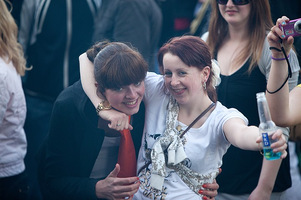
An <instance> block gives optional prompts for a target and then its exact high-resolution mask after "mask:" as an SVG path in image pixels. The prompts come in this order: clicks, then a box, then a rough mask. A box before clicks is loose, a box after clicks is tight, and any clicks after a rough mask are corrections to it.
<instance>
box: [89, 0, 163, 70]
mask: <svg viewBox="0 0 301 200" xmlns="http://www.w3.org/2000/svg"><path fill="white" fill-rule="evenodd" d="M161 26H162V13H161V10H160V8H159V6H158V4H157V2H156V0H131V1H128V0H102V4H101V7H100V10H99V11H98V15H97V18H96V20H95V30H94V33H93V42H98V41H103V40H110V41H115V42H125V43H130V44H131V45H132V46H133V47H135V48H136V49H138V51H139V52H140V53H141V54H142V56H143V58H144V59H145V60H146V61H147V63H148V65H149V70H151V71H155V63H154V61H155V55H156V51H157V48H158V42H159V39H160V35H161Z"/></svg>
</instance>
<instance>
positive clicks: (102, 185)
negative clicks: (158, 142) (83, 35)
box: [39, 42, 147, 200]
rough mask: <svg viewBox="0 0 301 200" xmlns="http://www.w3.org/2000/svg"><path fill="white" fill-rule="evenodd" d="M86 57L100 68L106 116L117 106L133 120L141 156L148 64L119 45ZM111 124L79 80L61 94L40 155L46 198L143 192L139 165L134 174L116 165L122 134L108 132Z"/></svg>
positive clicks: (100, 90) (97, 70)
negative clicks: (137, 172)
mask: <svg viewBox="0 0 301 200" xmlns="http://www.w3.org/2000/svg"><path fill="white" fill-rule="evenodd" d="M87 56H88V58H89V59H90V62H94V64H95V68H94V69H95V79H96V80H97V82H96V86H97V93H98V94H99V95H101V96H102V97H105V101H104V102H102V109H104V111H103V112H105V109H109V108H111V107H112V108H113V109H111V110H116V112H117V110H118V111H119V112H123V113H125V114H126V115H127V116H132V117H131V121H130V124H132V125H133V126H134V127H135V129H134V130H132V140H133V143H134V146H135V152H136V155H138V150H139V148H140V144H141V136H142V130H143V123H144V106H143V105H141V106H140V103H141V101H142V97H143V95H144V78H145V76H146V72H147V64H146V62H145V61H144V59H143V58H142V56H141V55H140V54H139V53H138V52H137V51H135V50H133V49H132V48H131V47H129V46H127V45H125V44H123V43H118V42H113V43H108V42H101V43H98V44H96V45H94V46H93V47H91V49H89V50H88V51H87ZM108 105H110V107H108ZM139 107H140V111H139ZM99 109H101V108H99ZM138 111H139V112H138ZM127 120H128V118H127ZM108 123H109V122H108V121H105V120H103V119H102V118H99V117H98V116H97V114H96V113H95V109H94V107H93V104H92V103H91V102H90V100H89V99H88V97H87V96H86V94H85V92H84V91H83V88H82V86H81V82H80V81H78V82H76V83H74V84H73V85H72V86H70V87H69V88H67V89H65V90H64V91H63V92H62V93H61V94H60V95H59V97H58V98H57V100H56V101H55V104H54V109H53V112H52V117H51V126H50V132H49V136H48V138H47V140H46V142H45V145H44V146H43V149H42V150H41V155H40V163H39V167H40V168H39V178H40V184H41V189H42V193H43V197H44V199H86V200H87V199H121V198H124V197H125V196H132V195H133V194H134V193H135V192H136V191H137V190H138V187H139V185H140V183H139V181H138V180H139V179H138V178H137V176H136V160H135V161H134V164H133V166H134V167H135V168H134V169H133V170H132V171H129V169H128V168H126V167H122V165H121V164H116V163H117V162H118V163H119V157H118V155H119V144H120V140H121V134H120V132H118V131H115V130H112V129H109V128H108ZM129 126H130V125H127V127H129ZM135 152H134V154H133V155H132V157H134V158H135V157H136V155H135Z"/></svg>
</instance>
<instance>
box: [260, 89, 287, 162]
mask: <svg viewBox="0 0 301 200" xmlns="http://www.w3.org/2000/svg"><path fill="white" fill-rule="evenodd" d="M256 98H257V106H258V115H259V119H260V124H259V133H260V136H261V142H262V148H263V154H264V157H265V158H266V159H267V160H276V159H279V158H285V157H286V154H287V153H286V151H285V149H286V148H287V144H286V140H285V137H284V135H283V134H282V131H281V130H279V129H278V130H277V127H276V125H275V123H274V122H273V121H272V119H271V115H270V110H269V106H268V103H267V100H266V97H265V93H264V92H261V93H257V94H256ZM281 152H283V153H281ZM281 154H282V155H281Z"/></svg>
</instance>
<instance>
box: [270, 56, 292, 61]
mask: <svg viewBox="0 0 301 200" xmlns="http://www.w3.org/2000/svg"><path fill="white" fill-rule="evenodd" d="M289 57H290V55H288V56H287V58H289ZM271 58H272V59H273V60H277V61H278V60H285V59H286V58H285V57H284V58H275V57H273V56H271Z"/></svg>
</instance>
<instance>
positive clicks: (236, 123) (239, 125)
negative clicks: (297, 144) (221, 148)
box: [224, 118, 287, 158]
mask: <svg viewBox="0 0 301 200" xmlns="http://www.w3.org/2000/svg"><path fill="white" fill-rule="evenodd" d="M224 132H225V135H226V137H227V139H228V141H229V142H230V143H231V144H232V145H234V146H236V147H238V148H241V149H245V150H254V151H258V150H260V149H262V146H261V145H260V146H259V145H258V144H257V143H260V142H261V141H262V138H261V137H260V136H259V129H258V128H257V127H256V126H246V125H245V123H244V121H243V120H242V119H240V118H232V119H229V120H228V121H227V122H226V123H225V125H224ZM272 138H273V139H274V140H278V141H277V142H275V143H273V144H271V148H272V149H273V151H274V152H282V155H281V158H285V157H286V155H287V152H286V150H285V149H286V148H287V144H286V139H285V137H284V135H283V134H282V131H281V130H277V131H276V132H275V133H274V135H273V136H272Z"/></svg>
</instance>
